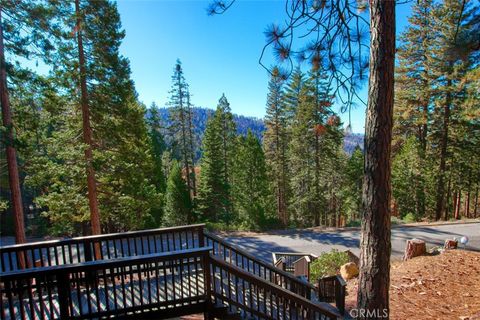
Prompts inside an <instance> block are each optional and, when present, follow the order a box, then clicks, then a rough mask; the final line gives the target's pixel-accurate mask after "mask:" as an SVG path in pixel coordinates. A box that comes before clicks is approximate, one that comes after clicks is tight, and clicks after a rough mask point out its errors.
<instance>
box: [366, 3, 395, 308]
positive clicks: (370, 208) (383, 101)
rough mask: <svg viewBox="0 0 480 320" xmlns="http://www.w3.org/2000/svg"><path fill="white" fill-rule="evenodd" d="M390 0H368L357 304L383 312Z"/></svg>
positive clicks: (391, 82)
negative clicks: (367, 78) (368, 50)
mask: <svg viewBox="0 0 480 320" xmlns="http://www.w3.org/2000/svg"><path fill="white" fill-rule="evenodd" d="M394 62H395V2H394V1H384V0H371V1H370V75H369V86H368V104H367V114H366V123H365V170H364V172H365V176H364V184H363V208H364V212H363V221H362V234H361V241H360V277H359V285H358V296H357V302H358V308H359V309H364V311H371V312H372V311H374V312H377V314H378V312H380V314H378V316H379V317H380V316H381V315H383V312H386V313H388V312H389V304H388V302H389V293H388V290H389V286H390V253H391V243H390V241H391V240H390V238H391V229H390V228H391V223H390V198H391V193H390V190H391V189H390V182H391V181H390V175H391V164H390V152H391V139H392V118H393V98H394Z"/></svg>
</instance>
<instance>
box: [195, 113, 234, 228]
mask: <svg viewBox="0 0 480 320" xmlns="http://www.w3.org/2000/svg"><path fill="white" fill-rule="evenodd" d="M217 112H218V113H217ZM217 112H216V113H215V116H214V117H212V118H210V119H209V121H208V124H207V128H206V130H205V134H204V136H203V142H202V158H201V160H200V183H199V187H198V199H197V201H198V210H199V212H200V214H201V217H202V219H203V220H206V221H223V222H227V223H229V222H231V221H230V214H231V213H230V212H229V211H228V209H229V208H231V203H230V187H229V185H228V182H227V181H226V180H225V177H226V174H225V172H224V170H225V164H224V162H223V159H224V152H223V151H224V150H223V140H222V123H221V117H219V116H218V115H221V109H220V108H217Z"/></svg>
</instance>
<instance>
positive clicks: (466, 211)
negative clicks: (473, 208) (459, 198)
mask: <svg viewBox="0 0 480 320" xmlns="http://www.w3.org/2000/svg"><path fill="white" fill-rule="evenodd" d="M463 216H464V217H465V218H470V191H467V196H466V197H465V208H464V212H463Z"/></svg>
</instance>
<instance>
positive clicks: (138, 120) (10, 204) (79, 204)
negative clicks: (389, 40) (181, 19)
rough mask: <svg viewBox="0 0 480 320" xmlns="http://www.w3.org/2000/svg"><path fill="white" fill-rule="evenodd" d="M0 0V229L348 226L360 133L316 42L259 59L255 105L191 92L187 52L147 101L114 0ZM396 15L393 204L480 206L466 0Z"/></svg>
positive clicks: (478, 110)
mask: <svg viewBox="0 0 480 320" xmlns="http://www.w3.org/2000/svg"><path fill="white" fill-rule="evenodd" d="M212 10H215V8H213V9H212ZM232 10H234V9H232ZM0 12H1V16H0V19H1V32H0V40H1V79H0V82H1V91H2V92H1V103H2V120H3V122H2V126H1V127H0V134H1V146H0V148H1V149H0V196H1V198H0V211H1V213H0V219H1V233H2V235H12V236H13V235H15V234H16V232H15V231H18V230H22V229H23V230H24V233H23V235H22V234H17V235H16V236H17V241H19V242H24V238H25V235H27V236H32V237H43V236H46V235H53V236H79V235H88V234H99V233H110V232H122V231H127V230H138V229H146V228H157V227H161V226H176V225H185V224H194V223H200V222H202V223H207V226H208V227H209V228H212V229H216V230H253V231H259V230H269V229H279V228H304V227H314V226H325V227H345V226H360V223H361V219H362V212H363V207H364V206H365V205H366V203H367V202H368V201H366V200H365V199H364V200H363V201H362V193H363V189H364V188H366V186H367V184H368V181H364V174H365V170H368V168H369V166H368V165H367V166H365V163H366V160H365V154H366V153H365V147H364V139H365V140H366V141H365V145H367V144H368V143H370V142H371V139H372V138H371V136H370V134H369V133H368V132H367V133H366V135H365V137H364V135H363V134H352V133H351V132H350V130H349V123H347V122H345V121H342V120H341V117H340V115H341V113H342V112H343V113H348V112H349V109H350V107H351V106H350V102H348V101H347V102H342V100H341V99H340V98H339V89H338V83H339V81H341V79H340V80H339V78H336V80H335V81H332V77H331V72H330V71H331V70H329V68H327V67H326V65H328V63H324V62H323V60H328V59H327V58H328V52H324V50H323V49H321V48H318V47H315V48H310V49H311V50H310V49H309V50H310V51H309V52H313V53H312V54H311V55H306V57H305V59H304V60H306V61H304V62H302V63H300V62H298V63H297V62H295V63H294V65H293V67H292V68H291V70H288V71H287V72H286V71H285V70H284V68H283V67H282V66H281V65H280V64H281V63H279V66H274V67H272V68H271V69H270V70H269V81H268V83H265V84H264V86H265V88H268V94H267V96H265V104H264V105H262V106H259V107H261V108H265V116H264V118H263V119H255V118H249V117H244V116H241V115H237V114H233V113H232V109H231V107H232V106H231V104H230V102H229V92H224V94H223V95H221V96H218V97H215V99H216V100H217V101H218V103H217V105H209V106H198V105H196V104H195V96H193V95H191V94H190V89H191V87H190V86H189V79H188V77H187V76H186V74H187V75H188V68H189V61H185V60H182V61H181V60H177V61H171V73H170V74H160V75H158V76H159V77H164V78H171V88H170V91H169V92H168V93H167V92H159V96H161V97H163V96H166V95H168V96H169V99H168V101H163V102H164V104H163V105H157V104H155V103H153V104H151V105H145V104H143V103H142V102H141V101H140V99H139V98H138V94H137V92H136V88H135V84H134V82H133V80H132V77H131V71H130V62H129V59H128V57H125V56H123V55H122V54H121V53H120V45H121V43H122V39H123V38H124V36H125V30H124V29H123V28H122V22H121V20H120V14H119V12H118V10H117V4H116V3H115V2H113V1H109V0H75V1H50V0H48V1H47V0H41V1H33V0H22V1H13V0H7V1H2V2H1V5H0ZM213 13H214V14H215V13H216V12H213ZM100 17H101V18H100ZM408 22H409V24H408V26H407V27H406V28H405V30H404V31H403V32H402V33H401V34H400V35H399V36H398V39H397V48H396V60H395V71H394V82H395V87H394V106H393V111H392V112H393V126H392V128H393V129H392V139H391V154H390V156H389V163H390V166H391V190H389V192H391V204H390V209H391V213H392V216H393V217H392V219H394V220H395V219H396V220H404V221H427V220H428V221H434V220H450V219H460V218H475V217H479V216H480V208H479V206H480V205H479V199H480V194H479V188H480V63H479V62H480V39H479V35H480V12H479V9H478V2H476V1H459V0H439V1H433V0H419V1H415V3H414V4H413V5H412V14H411V16H410V17H409V20H408ZM127 31H128V30H127ZM268 32H269V34H268V35H267V38H269V37H270V38H272V39H273V38H276V37H277V38H281V37H282V35H281V34H280V35H279V34H277V33H278V32H279V31H278V30H276V29H275V28H274V27H272V30H270V31H267V32H266V33H268ZM358 37H360V35H358ZM366 40H368V35H367V39H366ZM366 40H360V39H358V42H359V43H360V42H361V41H366ZM352 41H355V40H352ZM361 46H362V45H361V44H360V47H361ZM260 49H261V48H259V50H260ZM276 49H277V53H278V55H279V56H280V57H279V58H280V59H279V60H281V58H282V57H283V56H282V55H287V53H286V52H284V50H285V48H284V47H282V45H281V42H279V44H278V46H277V47H276ZM282 50H283V51H282ZM307 51H308V50H307ZM367 51H368V49H367V50H366V52H367ZM283 58H285V57H283ZM180 59H181V57H180ZM365 61H366V62H365ZM365 61H363V62H365V65H363V66H361V67H362V68H363V69H361V70H368V68H369V64H368V57H367V60H365ZM347 62H348V61H344V62H342V63H347ZM352 63H353V62H352ZM35 64H37V66H38V64H40V65H42V66H43V67H44V69H46V70H48V72H37V71H36V70H37V68H35V67H34V65H35ZM355 68H357V67H355ZM359 68H360V67H359ZM364 72H365V74H367V75H368V71H364ZM360 74H361V72H360ZM232 76H234V75H232ZM364 77H365V75H364ZM355 81H357V80H355ZM360 81H361V80H358V82H360ZM221 87H222V84H221V83H218V88H220V89H221ZM349 101H350V100H349ZM338 106H340V108H339V107H338ZM359 107H361V108H364V107H365V106H364V105H361V106H359ZM204 108H207V109H204ZM369 137H370V138H369ZM352 141H353V142H352ZM347 145H348V146H349V147H348V148H347ZM370 150H371V149H370ZM367 162H368V161H367Z"/></svg>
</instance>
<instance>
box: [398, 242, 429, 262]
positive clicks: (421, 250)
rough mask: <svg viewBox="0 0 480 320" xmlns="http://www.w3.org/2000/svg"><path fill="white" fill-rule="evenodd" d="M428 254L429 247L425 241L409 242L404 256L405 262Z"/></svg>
mask: <svg viewBox="0 0 480 320" xmlns="http://www.w3.org/2000/svg"><path fill="white" fill-rule="evenodd" d="M426 253H427V246H426V245H425V241H423V240H420V239H412V240H407V246H406V247H405V254H404V255H403V260H408V259H411V258H414V257H418V256H422V255H424V254H426Z"/></svg>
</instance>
